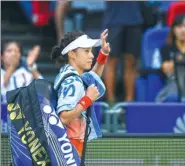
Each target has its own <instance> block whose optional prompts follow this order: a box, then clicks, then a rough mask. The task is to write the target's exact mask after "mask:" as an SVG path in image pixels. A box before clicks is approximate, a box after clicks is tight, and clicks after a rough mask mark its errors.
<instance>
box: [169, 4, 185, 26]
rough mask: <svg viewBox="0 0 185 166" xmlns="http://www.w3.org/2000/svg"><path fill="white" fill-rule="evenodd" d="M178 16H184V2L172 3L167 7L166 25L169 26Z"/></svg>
mask: <svg viewBox="0 0 185 166" xmlns="http://www.w3.org/2000/svg"><path fill="white" fill-rule="evenodd" d="M179 14H185V2H174V3H172V4H171V5H170V6H169V9H168V14H167V25H168V26H171V25H172V22H173V20H174V19H175V17H176V16H177V15H179Z"/></svg>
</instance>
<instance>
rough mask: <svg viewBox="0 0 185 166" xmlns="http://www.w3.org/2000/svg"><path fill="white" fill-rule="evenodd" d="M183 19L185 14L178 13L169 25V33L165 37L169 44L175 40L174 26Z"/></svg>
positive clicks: (179, 23) (181, 22)
mask: <svg viewBox="0 0 185 166" xmlns="http://www.w3.org/2000/svg"><path fill="white" fill-rule="evenodd" d="M184 19H185V14H180V15H178V16H177V17H175V19H174V21H173V23H172V25H171V30H170V32H169V35H168V37H167V42H168V43H169V44H172V43H174V42H175V40H176V36H175V33H174V28H175V27H176V26H179V25H181V24H183V21H184Z"/></svg>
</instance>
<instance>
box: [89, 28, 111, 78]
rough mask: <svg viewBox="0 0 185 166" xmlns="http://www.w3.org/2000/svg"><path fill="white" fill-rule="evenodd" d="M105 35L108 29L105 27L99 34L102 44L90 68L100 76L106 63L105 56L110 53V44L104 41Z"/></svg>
mask: <svg viewBox="0 0 185 166" xmlns="http://www.w3.org/2000/svg"><path fill="white" fill-rule="evenodd" d="M107 36H108V30H107V29H106V30H104V31H103V33H102V34H101V36H100V38H101V41H102V46H101V50H100V52H99V54H98V58H97V61H96V64H95V65H94V67H93V69H92V70H93V71H94V72H95V73H96V74H98V75H99V76H100V77H101V75H102V73H103V70H104V66H105V63H106V61H107V58H108V56H109V53H110V45H109V43H107V42H106V39H107Z"/></svg>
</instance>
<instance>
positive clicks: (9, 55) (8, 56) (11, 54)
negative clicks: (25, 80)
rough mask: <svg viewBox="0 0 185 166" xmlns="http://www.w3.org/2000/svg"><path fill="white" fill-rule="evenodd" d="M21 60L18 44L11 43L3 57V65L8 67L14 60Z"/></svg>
mask: <svg viewBox="0 0 185 166" xmlns="http://www.w3.org/2000/svg"><path fill="white" fill-rule="evenodd" d="M20 58H21V53H20V48H19V47H18V45H17V44H16V43H13V42H12V43H9V44H8V45H7V46H6V48H5V50H4V52H3V56H2V60H3V63H4V64H6V65H11V62H12V60H15V59H16V60H17V61H19V60H20Z"/></svg>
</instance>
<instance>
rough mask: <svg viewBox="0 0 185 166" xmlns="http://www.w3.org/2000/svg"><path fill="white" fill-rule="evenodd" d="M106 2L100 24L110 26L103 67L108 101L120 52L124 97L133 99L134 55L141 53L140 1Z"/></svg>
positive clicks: (113, 85) (113, 100) (114, 99)
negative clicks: (108, 44)
mask: <svg viewBox="0 0 185 166" xmlns="http://www.w3.org/2000/svg"><path fill="white" fill-rule="evenodd" d="M106 5H107V6H106V10H105V13H104V23H103V25H104V28H108V29H109V41H110V44H111V49H112V51H111V54H110V58H109V61H108V64H107V66H106V71H105V83H106V87H107V99H108V102H109V104H114V103H115V102H116V96H115V94H114V91H115V80H116V78H115V76H116V67H117V64H118V62H119V61H120V60H121V54H122V53H125V57H124V68H125V69H124V75H123V80H124V85H125V94H126V97H125V100H126V101H132V100H134V82H135V78H136V59H137V58H138V57H139V54H140V40H141V35H142V23H143V18H142V15H141V11H140V6H139V2H136V1H132V2H131V1H130V2H128V1H122V2H118V1H117V2H115V1H109V2H107V3H106Z"/></svg>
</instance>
